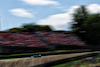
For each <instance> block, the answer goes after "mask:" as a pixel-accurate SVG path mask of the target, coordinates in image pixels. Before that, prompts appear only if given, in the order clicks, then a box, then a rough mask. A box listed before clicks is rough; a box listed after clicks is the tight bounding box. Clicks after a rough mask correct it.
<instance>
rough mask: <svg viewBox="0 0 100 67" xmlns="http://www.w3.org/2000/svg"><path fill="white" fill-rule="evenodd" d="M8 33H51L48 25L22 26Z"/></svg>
mask: <svg viewBox="0 0 100 67" xmlns="http://www.w3.org/2000/svg"><path fill="white" fill-rule="evenodd" d="M9 31H10V32H30V33H33V32H35V31H51V28H50V27H49V26H48V25H35V24H24V25H23V26H22V27H21V28H11V29H9Z"/></svg>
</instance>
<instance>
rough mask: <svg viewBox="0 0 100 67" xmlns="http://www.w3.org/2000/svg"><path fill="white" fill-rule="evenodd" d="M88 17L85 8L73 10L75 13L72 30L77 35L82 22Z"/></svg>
mask: <svg viewBox="0 0 100 67" xmlns="http://www.w3.org/2000/svg"><path fill="white" fill-rule="evenodd" d="M87 16H88V12H87V9H86V7H85V6H80V7H79V8H77V9H76V10H75V13H74V14H73V17H74V19H73V22H72V23H73V25H72V29H73V30H74V31H75V32H76V33H79V31H81V30H82V28H83V27H82V24H83V23H84V21H85V20H86V18H87Z"/></svg>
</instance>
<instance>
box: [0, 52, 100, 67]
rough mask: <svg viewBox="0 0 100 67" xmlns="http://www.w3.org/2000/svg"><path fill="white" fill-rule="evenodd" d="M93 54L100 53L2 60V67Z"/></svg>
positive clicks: (25, 66)
mask: <svg viewBox="0 0 100 67" xmlns="http://www.w3.org/2000/svg"><path fill="white" fill-rule="evenodd" d="M91 53H100V51H94V52H84V53H73V54H62V55H49V56H43V57H39V58H31V57H27V58H18V59H7V60H0V67H30V66H34V65H38V64H43V63H47V62H52V61H56V60H60V59H64V58H71V57H76V56H81V55H86V54H91Z"/></svg>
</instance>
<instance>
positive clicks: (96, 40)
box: [72, 6, 100, 46]
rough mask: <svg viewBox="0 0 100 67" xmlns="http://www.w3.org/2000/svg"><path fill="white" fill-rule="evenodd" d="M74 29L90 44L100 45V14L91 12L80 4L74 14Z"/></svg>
mask: <svg viewBox="0 0 100 67" xmlns="http://www.w3.org/2000/svg"><path fill="white" fill-rule="evenodd" d="M73 17H74V19H73V22H72V29H73V30H72V31H73V32H74V33H75V34H77V35H78V36H79V37H81V39H83V40H84V41H86V42H87V43H88V44H90V45H97V46H99V45H100V14H99V13H98V14H90V13H89V12H88V11H87V9H86V7H85V6H80V7H79V8H77V9H76V10H75V13H74V14H73Z"/></svg>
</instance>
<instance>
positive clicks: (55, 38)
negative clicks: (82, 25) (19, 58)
mask: <svg viewBox="0 0 100 67" xmlns="http://www.w3.org/2000/svg"><path fill="white" fill-rule="evenodd" d="M0 45H1V47H3V46H6V47H7V46H9V47H10V46H11V47H28V48H29V47H31V48H49V47H50V46H56V45H76V46H86V43H85V42H84V41H81V39H80V38H79V37H77V36H75V35H73V34H64V33H58V32H44V31H37V32H35V33H33V34H28V33H27V34H25V33H11V32H0ZM1 50H2V48H1Z"/></svg>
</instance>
